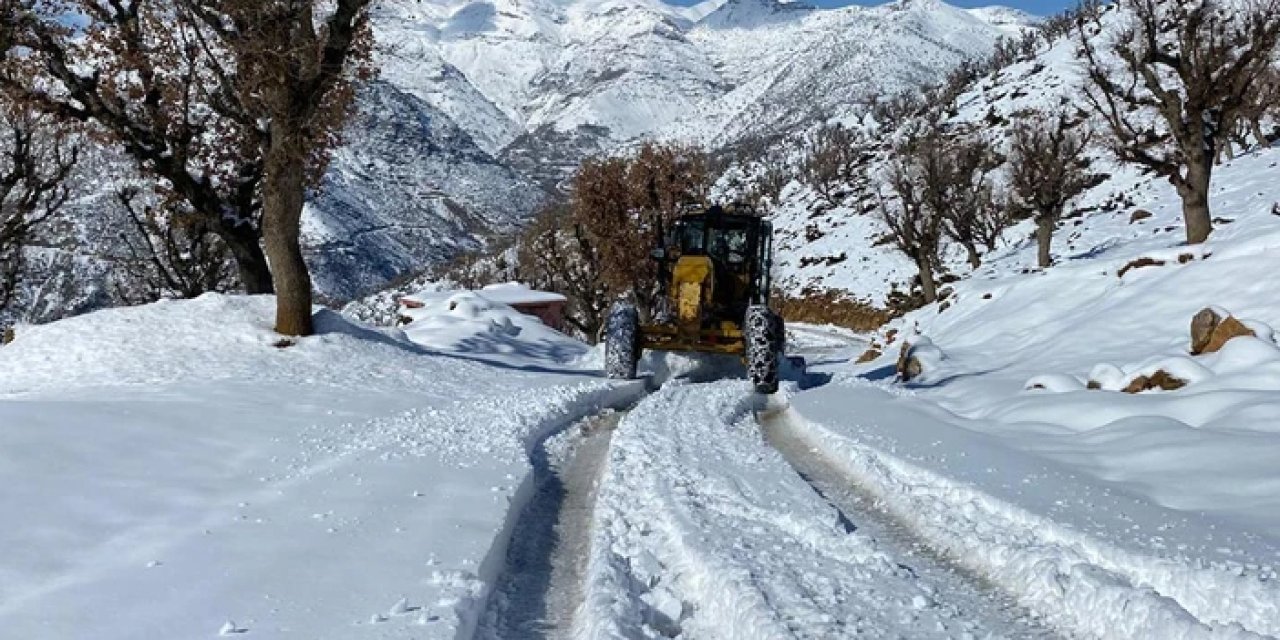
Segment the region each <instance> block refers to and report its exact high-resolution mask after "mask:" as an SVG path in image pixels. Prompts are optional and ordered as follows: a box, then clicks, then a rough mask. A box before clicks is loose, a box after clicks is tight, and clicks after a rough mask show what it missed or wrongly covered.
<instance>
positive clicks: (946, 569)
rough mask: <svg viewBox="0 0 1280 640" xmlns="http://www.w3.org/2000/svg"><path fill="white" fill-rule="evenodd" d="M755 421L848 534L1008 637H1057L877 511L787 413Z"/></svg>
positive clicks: (766, 414) (978, 578)
mask: <svg viewBox="0 0 1280 640" xmlns="http://www.w3.org/2000/svg"><path fill="white" fill-rule="evenodd" d="M756 419H757V421H758V422H759V424H760V429H761V433H762V434H763V435H764V438H765V440H766V441H767V442H768V443H769V444H770V445H771V446H773V448H774V449H776V450H777V451H778V452H779V453H781V454H782V457H783V458H785V459H786V461H787V462H788V463H789V464H790V465H791V467H792V468H793V469H795V471H796V473H797V474H799V475H800V477H801V478H803V479H804V480H805V482H808V483H809V485H810V486H811V487H813V490H814V492H815V493H817V494H818V495H819V496H821V497H822V499H824V500H826V501H827V502H828V503H829V504H830V505H831V506H832V507H833V508H835V509H836V511H837V512H839V514H840V518H841V521H842V522H844V523H848V525H847V526H849V527H851V528H852V530H854V531H858V532H861V533H862V534H863V535H868V536H870V537H872V538H874V539H875V540H876V541H877V542H878V543H879V544H880V545H881V548H882V549H883V550H884V551H886V552H888V553H890V555H892V556H893V557H895V558H897V559H898V561H899V562H901V563H902V565H903V566H905V567H907V568H909V569H910V571H911V572H912V573H914V574H916V575H919V576H922V577H925V578H927V579H928V580H929V581H930V582H932V583H934V584H938V585H942V586H943V587H944V588H945V589H946V594H945V598H946V600H947V601H948V602H951V603H954V604H959V605H960V606H962V607H964V608H966V609H969V610H974V611H980V612H982V615H983V616H984V617H987V618H988V619H991V620H999V619H1003V624H1002V625H1001V626H1002V627H1005V628H1007V629H1009V630H1010V631H1009V632H1008V633H1009V637H1018V638H1051V637H1056V636H1057V635H1058V634H1057V633H1056V632H1055V631H1053V630H1051V629H1049V628H1048V627H1046V626H1045V625H1044V623H1043V622H1042V621H1040V620H1038V619H1036V618H1035V617H1034V615H1032V614H1031V612H1029V611H1027V610H1026V609H1024V608H1022V607H1020V606H1019V605H1018V603H1017V602H1016V600H1015V599H1014V598H1012V597H1011V596H1009V595H1008V594H1005V593H1003V592H1001V591H1000V590H999V589H998V588H997V587H996V586H995V585H992V584H991V583H989V582H987V581H986V580H984V579H983V578H982V577H981V576H978V575H976V574H973V573H971V572H969V571H966V570H965V569H964V568H963V567H961V566H959V565H957V564H956V563H955V562H952V561H951V560H950V559H948V558H947V557H946V556H945V554H943V553H941V552H939V551H938V550H936V549H934V548H932V547H930V546H929V545H928V544H927V543H926V542H925V541H924V540H922V539H921V538H919V537H917V536H916V535H914V534H913V533H912V532H911V530H910V528H909V527H908V526H906V524H905V523H903V522H901V521H899V520H898V519H897V518H895V517H894V516H893V515H892V514H890V513H888V512H886V511H884V510H883V509H880V508H878V507H877V505H876V501H875V499H874V497H872V496H871V495H869V494H868V493H867V492H865V491H863V490H861V489H860V487H859V486H858V484H857V482H856V481H855V480H854V479H852V478H850V477H848V476H847V475H845V474H844V473H841V471H840V470H839V468H838V467H837V466H836V465H835V464H834V463H833V461H832V460H830V459H829V458H828V457H827V456H826V455H825V454H824V453H823V452H822V451H821V450H819V449H816V448H814V447H812V446H811V445H810V444H809V443H807V442H806V441H805V440H803V439H802V438H801V437H800V436H799V435H798V434H797V433H796V432H795V430H794V428H793V427H792V425H791V423H790V422H789V421H788V420H787V418H786V414H785V409H782V410H780V409H773V408H769V409H766V410H764V411H761V412H759V413H758V414H757V415H756Z"/></svg>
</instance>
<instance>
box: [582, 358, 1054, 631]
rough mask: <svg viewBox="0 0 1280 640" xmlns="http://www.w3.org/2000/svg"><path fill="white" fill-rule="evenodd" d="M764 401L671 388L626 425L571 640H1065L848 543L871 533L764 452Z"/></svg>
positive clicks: (884, 550)
mask: <svg viewBox="0 0 1280 640" xmlns="http://www.w3.org/2000/svg"><path fill="white" fill-rule="evenodd" d="M755 398H756V397H755V396H754V395H753V394H752V393H751V392H750V388H749V386H748V385H746V384H744V383H743V382H741V381H720V382H714V383H708V384H687V383H686V384H672V385H667V386H664V387H663V388H662V389H661V390H659V391H658V392H656V393H654V394H653V395H651V396H649V397H648V398H646V399H645V400H643V401H641V402H640V403H639V404H638V405H637V406H636V407H635V408H634V409H633V410H632V411H631V412H630V413H629V414H628V415H627V417H626V418H625V419H624V420H623V421H622V423H621V425H620V426H619V428H618V431H617V433H616V434H615V436H614V438H613V444H612V447H611V449H610V452H609V456H608V465H607V467H606V468H605V470H604V475H603V479H602V484H601V486H600V493H599V499H598V502H597V505H596V509H595V512H594V516H593V525H594V526H593V528H592V531H591V534H590V535H591V541H592V545H591V549H590V552H591V558H590V561H589V563H588V567H587V575H586V577H585V582H584V584H585V587H584V591H583V596H584V599H583V604H582V607H581V609H580V610H579V613H578V615H577V616H575V618H574V628H573V634H572V637H575V638H591V639H592V640H597V639H603V638H638V637H663V636H665V637H673V638H682V639H686V640H697V639H700V638H713V639H718V638H734V639H735V640H749V639H754V638H762V639H770V640H772V639H774V638H841V637H854V636H861V637H910V638H964V637H987V638H1023V637H1043V636H1046V635H1052V633H1051V632H1049V631H1048V630H1046V629H1044V628H1043V627H1038V626H1036V625H1035V624H1032V623H1030V622H1029V621H1028V620H1025V619H1021V618H1019V614H1017V613H1015V614H1012V615H1011V614H1010V612H1009V611H1008V610H1007V608H1005V607H1003V606H1001V605H1000V604H998V603H993V602H992V598H991V597H990V594H989V593H987V592H981V591H977V592H976V595H973V596H972V597H969V598H959V597H956V595H955V594H954V593H953V592H954V591H956V586H955V585H956V583H957V582H959V580H957V579H956V578H955V577H954V576H949V575H945V574H943V573H941V572H939V573H936V574H935V573H930V572H922V571H919V570H916V569H913V568H912V566H911V565H913V564H919V562H918V558H917V557H915V556H914V555H913V556H912V557H905V556H906V555H907V554H906V552H905V551H903V550H900V549H897V548H895V547H894V546H892V545H887V544H884V543H882V542H881V541H880V540H878V539H876V537H874V536H872V535H869V533H870V532H869V531H868V530H863V529H855V530H854V531H852V532H851V531H849V528H850V526H854V527H856V526H857V524H858V523H857V522H850V521H849V520H847V519H845V520H842V519H841V517H840V514H839V513H838V512H837V510H836V509H834V508H832V506H831V505H830V504H828V503H827V501H826V500H824V499H822V498H820V497H819V496H818V495H816V494H815V493H814V491H813V488H812V487H811V485H810V484H809V483H807V482H805V481H803V480H802V479H801V478H800V477H799V476H798V475H797V474H796V473H795V472H794V470H793V469H792V467H791V466H790V465H789V464H788V463H787V461H786V460H785V459H784V458H783V456H782V455H781V454H780V453H778V452H777V451H776V450H775V449H773V448H772V447H770V446H769V445H768V444H767V443H766V442H764V441H763V439H762V437H761V434H760V430H759V427H758V425H757V423H756V421H755V419H754V411H753V409H754V408H755V405H756V402H755ZM916 555H918V554H916ZM971 591H973V590H971Z"/></svg>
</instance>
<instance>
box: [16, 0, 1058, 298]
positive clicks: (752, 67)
mask: <svg viewBox="0 0 1280 640" xmlns="http://www.w3.org/2000/svg"><path fill="white" fill-rule="evenodd" d="M373 21H374V28H375V35H376V38H377V43H378V46H377V53H376V55H377V65H378V68H379V71H380V75H379V78H378V80H377V81H376V82H374V83H372V84H371V85H370V86H367V87H366V88H365V89H364V91H363V92H362V93H361V95H360V96H359V98H358V104H357V107H358V113H357V116H356V117H355V118H354V119H353V121H352V122H351V124H350V126H349V127H348V130H347V132H346V136H345V139H346V143H345V144H344V146H342V147H341V148H340V149H339V150H338V151H337V153H336V154H335V157H334V161H333V165H332V167H331V170H330V172H329V173H328V175H327V176H326V178H325V180H324V183H323V185H322V188H321V189H319V190H318V191H317V192H316V194H315V195H314V196H313V197H312V198H311V200H310V202H309V203H308V207H307V210H306V213H305V216H304V229H303V237H304V244H305V247H304V249H305V251H306V254H307V257H308V260H309V262H310V264H311V267H312V269H313V275H314V281H315V284H316V287H317V290H318V291H319V292H320V293H321V294H322V295H323V296H325V297H327V298H329V299H338V300H345V299H350V298H355V297H358V296H361V295H364V294H367V293H369V292H372V291H375V290H378V289H380V288H381V287H383V286H384V285H385V284H386V283H388V282H390V281H392V280H396V279H398V278H401V277H403V276H405V275H407V274H411V273H414V272H418V271H421V270H423V269H425V268H427V267H430V266H432V265H434V264H438V263H440V262H443V261H446V260H448V259H450V258H452V257H454V256H456V255H458V254H459V253H461V252H465V251H474V250H477V249H480V248H482V247H484V246H485V245H486V244H487V243H488V242H489V240H491V239H493V238H495V237H503V236H506V237H509V236H510V235H511V233H512V232H513V231H514V230H515V229H516V228H518V227H519V225H520V224H521V223H522V222H523V221H524V220H527V219H528V217H529V216H530V215H531V214H532V213H533V211H534V210H535V209H536V207H537V206H538V205H539V203H541V202H543V201H544V200H545V199H546V198H547V197H548V195H549V194H550V193H551V192H554V191H555V190H557V189H558V188H560V187H562V186H563V181H564V180H565V179H566V178H567V177H568V176H569V175H571V173H572V171H573V169H574V168H575V167H576V166H577V165H578V163H579V162H580V161H581V159H582V158H583V157H585V156H586V155H588V154H598V153H612V152H617V151H619V150H622V149H625V148H627V147H628V146H630V145H634V144H636V143H637V142H638V141H640V140H644V139H657V140H682V141H689V142H695V143H699V144H702V145H705V146H707V147H709V148H711V149H712V150H716V149H720V148H724V147H727V146H729V145H733V144H734V143H737V142H740V141H743V140H745V139H747V138H751V137H754V136H765V137H768V138H771V139H782V138H786V137H788V136H791V137H796V136H799V135H800V134H802V133H803V132H804V131H805V130H807V129H808V128H810V127H811V126H812V125H813V124H814V123H816V122H820V121H823V120H827V119H831V118H841V117H844V116H846V115H847V114H848V113H849V112H850V111H851V109H853V108H854V106H855V105H856V104H857V103H858V102H865V101H866V100H867V99H869V98H870V97H871V96H874V95H877V94H881V93H885V92H890V91H896V90H900V89H904V88H911V87H916V86H919V85H921V84H924V83H929V82H937V81H939V80H940V79H941V78H942V77H943V76H944V75H945V74H946V73H947V71H949V70H950V69H951V68H952V67H954V66H955V65H957V64H959V63H960V62H961V61H962V60H964V59H966V58H974V57H983V56H986V55H987V54H988V53H989V52H990V51H991V49H992V47H993V45H994V43H995V42H996V39H997V38H999V37H1001V36H1002V35H1004V34H1007V33H1010V32H1011V30H1013V31H1016V30H1018V29H1022V28H1027V27H1029V26H1030V25H1032V24H1033V23H1034V19H1033V18H1031V17H1030V16H1027V15H1025V14H1022V13H1020V12H1016V11H1014V10H1008V9H998V8H992V9H983V10H964V9H958V8H955V7H952V6H950V5H947V4H944V3H942V2H938V1H937V0H898V1H897V2H894V3H891V4H888V5H884V6H880V7H874V8H865V7H846V8H841V9H829V10H828V9H816V8H814V7H812V6H809V5H805V4H801V3H799V2H781V1H778V0H707V2H704V3H702V4H698V5H694V6H691V7H676V6H672V5H668V4H666V3H664V2H661V1H660V0H386V1H385V2H383V3H380V4H379V5H378V7H377V8H376V9H375V10H374V14H373ZM108 155H110V154H108ZM104 166H106V167H107V168H100V167H99V168H94V169H93V170H91V171H90V172H89V173H92V174H94V176H127V175H132V174H133V169H132V165H131V163H130V162H129V161H128V160H125V159H120V158H115V159H114V160H111V161H105V165H104ZM113 184H114V182H112V181H111V180H109V179H96V178H95V179H90V180H86V181H85V182H84V188H83V189H82V190H81V191H82V192H81V193H79V194H78V198H77V200H78V201H79V202H84V203H89V204H86V206H84V207H78V208H75V209H74V211H73V217H76V218H80V217H84V216H107V217H110V216H108V214H106V213H101V211H102V209H103V208H104V207H103V206H102V205H99V204H93V203H107V204H106V208H110V203H111V200H112V198H111V195H110V193H111V192H110V190H111V189H113V188H114V187H113V186H112V185H113ZM112 215H114V214H112ZM76 224H80V225H81V226H83V225H84V224H85V223H76ZM103 224H105V225H106V226H108V227H109V226H110V224H108V223H103ZM117 235H118V234H115V233H97V232H95V233H87V234H86V233H81V234H79V235H78V236H76V237H78V238H81V239H82V240H83V241H78V242H76V243H73V244H71V245H66V244H65V243H57V242H45V243H43V244H42V246H41V247H40V248H39V249H38V250H35V254H33V260H34V263H35V264H39V265H46V266H47V268H41V269H40V270H39V273H37V274H36V276H35V277H34V278H33V281H32V282H31V283H30V285H29V286H30V287H32V288H33V289H34V291H32V292H29V293H31V294H32V295H31V296H28V298H31V299H35V298H40V297H42V296H43V298H44V299H46V300H53V298H50V297H49V296H48V295H47V294H43V293H40V292H42V291H48V290H49V289H50V283H51V282H52V281H53V280H58V281H59V283H58V284H57V289H58V290H65V295H61V296H59V297H58V298H57V299H58V300H73V299H74V300H78V302H77V303H76V304H75V305H74V307H75V308H74V311H80V310H83V309H85V308H91V307H94V306H102V305H104V304H109V303H111V301H112V300H113V298H112V297H111V295H109V294H110V291H111V290H112V287H113V286H114V285H113V284H112V276H111V271H112V269H111V260H112V258H111V256H113V255H118V254H119V246H118V238H117ZM36 254H38V255H36ZM72 311H73V310H72V309H71V307H70V306H68V307H67V308H66V309H62V308H60V306H59V304H57V303H53V302H50V303H48V304H45V305H44V310H42V311H40V312H39V313H34V314H25V317H27V318H29V319H30V320H41V319H51V318H55V317H59V316H61V315H64V314H65V313H70V312H72ZM18 315H24V313H19V314H18Z"/></svg>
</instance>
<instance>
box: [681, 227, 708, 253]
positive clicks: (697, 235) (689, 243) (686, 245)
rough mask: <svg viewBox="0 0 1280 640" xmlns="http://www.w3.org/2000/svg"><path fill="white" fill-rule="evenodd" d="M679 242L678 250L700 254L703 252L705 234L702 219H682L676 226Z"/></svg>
mask: <svg viewBox="0 0 1280 640" xmlns="http://www.w3.org/2000/svg"><path fill="white" fill-rule="evenodd" d="M676 233H677V234H678V239H679V242H680V252H681V253H689V254H701V253H704V252H705V249H706V247H705V246H704V244H703V243H704V242H706V234H705V233H703V228H702V220H682V221H680V222H679V223H678V226H677V228H676Z"/></svg>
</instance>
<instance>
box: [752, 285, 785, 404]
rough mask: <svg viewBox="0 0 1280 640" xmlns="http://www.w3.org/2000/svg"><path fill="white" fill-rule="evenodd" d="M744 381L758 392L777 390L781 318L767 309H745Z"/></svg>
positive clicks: (761, 306)
mask: <svg viewBox="0 0 1280 640" xmlns="http://www.w3.org/2000/svg"><path fill="white" fill-rule="evenodd" d="M745 325H746V332H745V334H746V335H745V338H746V341H747V378H748V379H750V380H751V384H752V385H754V386H755V388H756V391H757V392H759V393H776V392H777V391H778V360H779V359H781V356H782V344H783V340H784V337H783V336H784V335H785V333H784V327H783V324H782V318H781V317H780V316H778V314H776V313H774V312H773V310H771V309H770V308H769V307H766V306H763V305H759V306H751V307H747V317H746V322H745Z"/></svg>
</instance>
